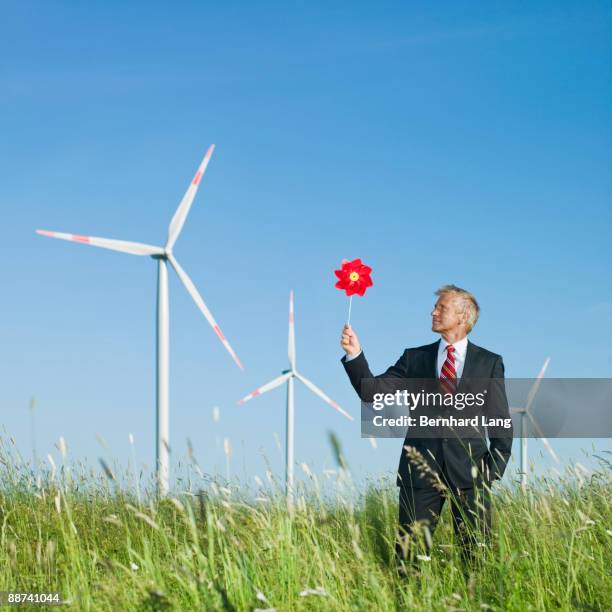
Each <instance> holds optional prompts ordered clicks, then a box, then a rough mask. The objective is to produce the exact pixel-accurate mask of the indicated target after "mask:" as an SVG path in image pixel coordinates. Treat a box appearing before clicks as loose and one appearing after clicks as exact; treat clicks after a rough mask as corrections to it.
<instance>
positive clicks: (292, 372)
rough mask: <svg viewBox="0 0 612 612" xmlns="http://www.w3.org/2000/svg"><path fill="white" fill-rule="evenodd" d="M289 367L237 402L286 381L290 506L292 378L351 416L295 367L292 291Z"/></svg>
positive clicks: (290, 497) (290, 500)
mask: <svg viewBox="0 0 612 612" xmlns="http://www.w3.org/2000/svg"><path fill="white" fill-rule="evenodd" d="M289 366H290V367H289V369H288V370H284V371H283V373H282V374H281V376H279V377H278V378H275V379H274V380H271V381H270V382H269V383H266V384H265V385H263V386H261V387H259V388H258V389H255V391H253V392H252V393H249V394H248V395H247V396H246V397H243V398H242V399H241V400H240V401H239V402H238V403H239V404H244V403H245V402H248V401H249V400H250V399H253V398H254V397H257V396H258V395H261V394H262V393H265V392H266V391H270V390H272V389H275V388H276V387H279V386H280V385H282V384H283V383H284V382H286V383H287V423H286V425H287V431H286V436H285V460H286V465H285V492H286V495H287V503H288V506H289V507H290V508H291V507H292V506H293V439H294V427H293V424H294V419H293V410H294V401H293V379H294V378H297V379H298V380H299V381H301V382H302V383H304V384H305V385H306V387H308V388H309V389H310V390H311V391H312V392H313V393H314V394H315V395H318V396H319V397H320V398H321V399H322V400H323V401H325V402H327V403H328V404H329V405H330V406H331V407H332V408H334V409H335V410H337V411H338V412H339V413H340V414H342V415H343V416H345V417H346V418H347V419H349V420H350V421H352V420H353V417H352V416H351V415H350V414H348V413H347V412H346V411H344V410H343V409H342V408H340V406H339V405H338V404H337V403H336V402H334V400H332V399H330V398H329V397H328V396H327V395H325V393H323V391H321V389H319V388H318V387H317V386H315V385H314V383H312V382H310V381H309V380H308V379H307V378H305V377H304V376H302V375H301V374H300V373H299V372H298V371H297V369H296V367H295V320H294V316H293V291H291V292H290V293H289Z"/></svg>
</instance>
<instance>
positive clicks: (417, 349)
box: [404, 340, 440, 354]
mask: <svg viewBox="0 0 612 612" xmlns="http://www.w3.org/2000/svg"><path fill="white" fill-rule="evenodd" d="M439 344H440V341H439V340H436V341H435V342H432V343H431V344H424V345H423V346H414V347H412V348H407V349H406V350H405V351H404V352H406V353H409V354H413V353H429V352H431V351H434V350H438V345H439Z"/></svg>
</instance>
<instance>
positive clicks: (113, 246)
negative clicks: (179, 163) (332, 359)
mask: <svg viewBox="0 0 612 612" xmlns="http://www.w3.org/2000/svg"><path fill="white" fill-rule="evenodd" d="M214 150H215V145H211V146H210V147H209V149H208V151H207V152H206V155H205V156H204V159H203V160H202V163H201V164H200V166H199V168H198V171H197V172H196V173H195V176H194V177H193V180H192V181H191V184H190V185H189V187H188V188H187V191H186V192H185V195H184V196H183V199H182V200H181V202H180V204H179V206H178V208H177V210H176V212H175V213H174V216H173V217H172V220H171V221H170V226H169V228H168V241H167V242H166V246H164V247H158V246H151V245H149V244H142V243H140V242H126V241H124V240H111V239H109V238H97V237H95V236H80V235H78V234H63V233H59V232H49V231H47V230H36V233H37V234H40V235H41V236H49V237H50V238H59V239H61V240H71V241H72V242H79V243H81V244H89V245H91V246H97V247H101V248H103V249H110V250H111V251H120V252H122V253H128V254H130V255H149V256H150V257H152V258H153V259H156V260H157V263H158V266H157V273H158V276H157V381H156V390H157V434H156V469H157V491H158V494H159V495H160V496H161V497H163V496H165V495H167V493H168V475H169V466H168V450H169V446H168V438H169V433H168V420H169V418H168V417H169V405H168V385H169V382H168V381H169V344H170V337H169V326H168V267H167V262H170V265H171V266H172V267H173V268H174V270H175V272H176V273H177V274H178V277H179V278H180V279H181V282H182V283H183V285H185V288H186V289H187V291H188V293H189V295H191V297H192V298H193V300H194V302H195V303H196V305H197V307H198V308H199V309H200V311H201V312H202V314H203V315H204V317H205V318H206V320H207V321H208V322H209V323H210V325H211V327H212V328H213V330H214V331H215V333H216V334H217V336H218V338H219V340H221V342H222V343H223V346H224V347H225V348H226V350H227V351H228V353H229V354H230V355H231V356H232V359H233V360H234V361H235V362H236V364H237V365H238V367H239V368H240V369H243V367H242V364H241V363H240V360H239V359H238V356H237V355H236V353H235V352H234V350H233V349H232V347H231V346H230V344H229V342H228V341H227V340H226V338H225V336H224V335H223V333H222V332H221V329H220V328H219V325H218V324H217V322H216V321H215V319H214V317H213V315H212V313H211V312H210V310H209V309H208V307H207V306H206V304H205V303H204V300H203V299H202V296H201V295H200V294H199V292H198V290H197V289H196V287H195V285H194V284H193V281H192V280H191V279H190V278H189V276H187V273H186V272H185V271H184V270H183V268H181V266H180V265H179V263H178V261H176V259H175V257H174V255H173V253H172V249H173V248H174V245H175V243H176V240H177V238H178V237H179V234H180V233H181V230H182V229H183V225H184V224H185V220H186V219H187V215H188V214H189V209H190V208H191V204H192V203H193V200H194V198H195V195H196V193H197V191H198V187H199V186H200V181H201V180H202V177H203V176H204V172H205V171H206V167H207V166H208V162H209V161H210V158H211V156H212V154H213V151H214Z"/></svg>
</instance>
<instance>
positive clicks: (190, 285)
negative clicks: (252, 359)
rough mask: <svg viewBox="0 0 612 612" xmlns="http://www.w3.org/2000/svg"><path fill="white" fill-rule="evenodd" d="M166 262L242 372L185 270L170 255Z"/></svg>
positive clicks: (238, 360)
mask: <svg viewBox="0 0 612 612" xmlns="http://www.w3.org/2000/svg"><path fill="white" fill-rule="evenodd" d="M168 261H169V262H170V264H171V265H172V267H173V268H174V270H175V271H176V273H177V274H178V277H179V278H180V279H181V282H182V283H183V285H185V289H187V292H188V293H189V295H190V296H191V297H192V298H193V301H194V302H195V303H196V305H197V307H198V308H199V309H200V310H201V311H202V314H203V315H204V317H205V318H206V320H207V321H208V322H209V323H210V326H211V327H212V328H213V330H214V331H215V333H216V334H217V336H218V337H219V340H221V342H222V343H223V346H224V347H225V348H226V349H227V352H228V353H229V354H230V355H231V356H232V359H233V360H234V361H235V362H236V365H237V366H238V367H239V368H240V369H241V370H244V368H243V367H242V363H241V362H240V359H238V355H236V353H234V349H233V348H232V347H231V346H230V343H229V342H228V341H227V339H226V338H225V336H224V335H223V333H222V332H221V328H220V327H219V326H218V325H217V322H216V321H215V318H214V317H213V316H212V313H211V312H210V310H208V307H207V306H206V304H205V303H204V300H203V299H202V296H201V295H200V293H199V292H198V290H197V289H196V286H195V285H194V284H193V281H192V280H191V279H190V278H189V276H187V272H185V270H183V268H181V266H180V265H179V263H178V261H176V259H175V258H174V257H173V256H172V255H169V256H168Z"/></svg>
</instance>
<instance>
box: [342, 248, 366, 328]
mask: <svg viewBox="0 0 612 612" xmlns="http://www.w3.org/2000/svg"><path fill="white" fill-rule="evenodd" d="M371 273H372V268H370V266H366V265H364V264H363V263H362V261H361V259H359V258H357V259H353V261H348V259H343V260H342V267H341V268H340V270H334V274H335V275H336V276H337V277H338V282H337V283H336V285H335V286H336V289H341V290H343V291H344V292H345V293H346V295H347V296H349V297H350V300H349V311H348V320H347V323H350V322H351V305H352V303H353V296H354V295H361V296H363V295H364V294H365V292H366V289H367V288H368V287H371V286H372V285H373V283H372V279H371V278H370V274H371Z"/></svg>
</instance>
